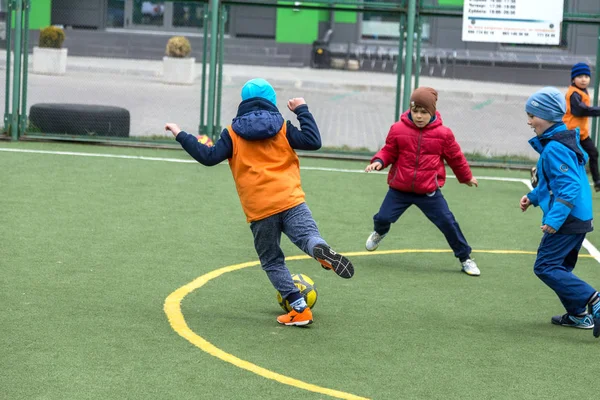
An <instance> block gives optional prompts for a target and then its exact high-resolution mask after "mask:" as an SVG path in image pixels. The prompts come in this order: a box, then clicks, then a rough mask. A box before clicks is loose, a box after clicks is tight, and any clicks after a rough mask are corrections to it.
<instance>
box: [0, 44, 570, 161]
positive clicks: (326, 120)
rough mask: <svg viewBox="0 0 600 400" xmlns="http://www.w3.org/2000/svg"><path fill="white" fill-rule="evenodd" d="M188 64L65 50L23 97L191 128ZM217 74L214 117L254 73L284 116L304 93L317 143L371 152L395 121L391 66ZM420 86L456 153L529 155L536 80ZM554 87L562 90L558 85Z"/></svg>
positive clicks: (137, 126) (232, 108)
mask: <svg viewBox="0 0 600 400" xmlns="http://www.w3.org/2000/svg"><path fill="white" fill-rule="evenodd" d="M5 57H6V54H0V69H5V65H6V62H5ZM30 62H31V58H30ZM196 66H197V75H198V78H197V79H196V81H195V82H194V84H193V85H189V86H177V85H167V84H164V83H162V81H161V75H162V62H161V61H147V60H124V59H109V58H93V57H73V56H70V57H69V58H68V65H67V74H66V75H64V76H45V75H37V74H30V75H29V91H28V104H29V105H31V104H35V103H41V102H62V103H84V104H104V105H115V106H121V107H125V108H127V109H128V110H129V111H130V113H131V135H132V136H152V135H164V132H163V131H162V127H163V126H164V123H165V122H166V121H174V122H177V123H179V124H180V125H181V126H182V127H184V129H186V130H188V131H190V132H196V131H197V129H198V125H199V119H200V117H199V116H200V86H201V85H200V80H201V79H200V73H201V64H197V65H196ZM223 77H224V79H223V97H222V107H221V116H222V118H221V124H222V125H226V124H228V123H229V122H230V121H231V118H232V117H233V116H234V115H235V112H236V109H237V105H238V103H239V101H240V97H239V91H240V89H241V86H242V85H243V84H244V82H245V81H246V80H247V79H250V78H253V77H264V78H266V79H268V80H269V81H271V83H272V84H273V85H274V87H275V89H276V91H277V94H278V106H279V108H280V109H281V110H282V113H283V114H284V116H285V117H286V118H288V119H291V120H292V121H295V117H294V115H293V114H292V113H290V112H289V111H288V110H287V109H286V106H285V104H286V100H287V99H288V98H290V97H298V96H302V97H304V98H305V99H306V100H307V103H308V104H309V107H310V109H311V111H312V112H313V114H314V115H315V118H316V120H317V122H318V124H319V127H320V129H321V132H322V136H323V142H324V145H325V146H332V147H343V146H347V147H350V148H368V149H370V150H372V151H374V150H377V149H378V148H380V147H381V146H382V145H383V144H384V142H385V136H386V134H387V131H388V129H389V126H390V125H391V124H392V123H393V122H394V106H395V100H396V95H395V89H396V80H397V77H396V75H393V74H387V73H376V72H358V71H343V70H317V69H310V68H280V67H262V66H245V65H225V66H224V68H223ZM0 81H1V83H0V87H2V88H3V87H4V84H5V82H4V79H1V80H0ZM565 81H568V77H565ZM561 83H562V82H561ZM557 84H558V83H557ZM420 85H421V86H432V87H434V88H436V89H437V90H438V91H439V102H438V110H439V111H440V112H441V114H442V117H443V119H444V122H445V123H446V124H447V125H448V126H449V127H451V128H452V130H453V131H454V133H455V135H456V137H457V139H458V141H459V143H460V144H461V147H462V148H463V150H464V151H468V152H479V153H481V154H484V155H505V154H521V155H529V156H535V153H534V152H533V150H531V149H530V148H529V145H528V144H527V140H528V139H529V138H530V137H531V136H532V131H531V129H530V128H529V127H528V126H527V124H526V116H525V112H524V103H525V100H526V98H527V97H528V96H529V95H530V94H531V93H533V92H534V91H535V90H537V89H538V88H539V87H538V86H529V85H514V84H500V83H491V82H489V83H488V82H476V81H464V80H452V79H442V78H433V77H422V78H421V80H420ZM559 88H560V89H562V90H565V91H566V87H564V86H563V87H559ZM2 102H4V100H2Z"/></svg>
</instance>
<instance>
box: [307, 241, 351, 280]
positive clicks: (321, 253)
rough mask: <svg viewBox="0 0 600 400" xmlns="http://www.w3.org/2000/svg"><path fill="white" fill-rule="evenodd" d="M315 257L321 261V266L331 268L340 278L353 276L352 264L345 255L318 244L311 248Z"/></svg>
mask: <svg viewBox="0 0 600 400" xmlns="http://www.w3.org/2000/svg"><path fill="white" fill-rule="evenodd" d="M313 254H314V257H315V259H316V260H317V261H318V262H320V263H321V265H322V266H323V268H325V269H332V270H333V271H334V272H335V273H336V274H338V275H339V276H341V277H342V278H345V279H349V278H352V276H354V266H353V265H352V263H351V262H350V260H348V259H347V258H346V257H344V256H343V255H341V254H338V253H336V252H335V251H333V250H331V249H330V248H329V247H327V246H325V245H322V244H318V245H316V246H315V248H314V250H313Z"/></svg>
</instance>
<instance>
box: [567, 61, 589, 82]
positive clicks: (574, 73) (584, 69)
mask: <svg viewBox="0 0 600 400" xmlns="http://www.w3.org/2000/svg"><path fill="white" fill-rule="evenodd" d="M579 75H587V76H592V71H591V70H590V66H589V65H587V64H586V63H577V64H575V65H573V68H571V80H573V79H575V78H576V77H578V76H579Z"/></svg>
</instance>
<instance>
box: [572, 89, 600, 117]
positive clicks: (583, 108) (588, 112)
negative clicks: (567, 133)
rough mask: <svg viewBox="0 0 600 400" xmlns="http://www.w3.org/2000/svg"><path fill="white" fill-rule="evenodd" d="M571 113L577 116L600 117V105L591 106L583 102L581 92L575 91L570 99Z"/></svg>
mask: <svg viewBox="0 0 600 400" xmlns="http://www.w3.org/2000/svg"><path fill="white" fill-rule="evenodd" d="M569 102H570V103H571V114H573V115H574V116H576V117H600V107H591V106H588V105H587V104H585V103H584V102H583V100H582V99H581V95H580V94H579V93H573V94H572V95H571V98H570V99H569Z"/></svg>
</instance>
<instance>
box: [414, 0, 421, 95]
mask: <svg viewBox="0 0 600 400" xmlns="http://www.w3.org/2000/svg"><path fill="white" fill-rule="evenodd" d="M422 6H423V0H419V10H420V9H421V7H422ZM422 34H423V17H422V16H421V13H420V12H419V13H418V14H417V51H416V52H415V54H416V59H417V61H416V62H415V89H416V88H418V87H419V77H420V76H421V36H422Z"/></svg>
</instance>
